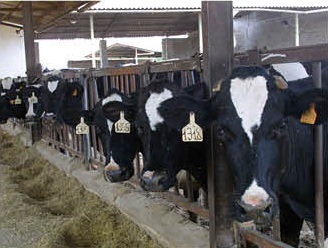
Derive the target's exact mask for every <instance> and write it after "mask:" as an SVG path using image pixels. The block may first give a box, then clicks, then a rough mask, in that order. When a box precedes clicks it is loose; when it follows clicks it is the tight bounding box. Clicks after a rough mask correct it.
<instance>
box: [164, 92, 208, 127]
mask: <svg viewBox="0 0 328 248" xmlns="http://www.w3.org/2000/svg"><path fill="white" fill-rule="evenodd" d="M209 106H210V104H209V101H202V100H196V99H194V98H192V97H189V96H177V97H173V98H171V99H168V100H166V101H164V102H163V103H162V104H161V106H160V107H159V108H158V112H159V114H160V115H161V116H162V118H163V119H164V122H165V123H166V124H167V125H169V126H170V127H171V128H174V129H176V130H182V128H183V127H185V126H186V125H187V124H188V123H189V120H190V119H189V116H190V112H194V113H195V120H196V123H197V124H198V125H199V126H201V127H204V126H205V125H206V123H207V119H208V116H209V113H208V112H209V109H210V108H209Z"/></svg>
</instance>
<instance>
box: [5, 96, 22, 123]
mask: <svg viewBox="0 0 328 248" xmlns="http://www.w3.org/2000/svg"><path fill="white" fill-rule="evenodd" d="M22 95H23V94H22V92H21V91H16V90H14V91H7V92H3V93H2V95H1V96H0V123H2V124H3V123H6V122H7V120H8V119H9V118H17V119H24V118H25V115H26V113H27V111H26V108H25V105H24V103H23V100H22Z"/></svg>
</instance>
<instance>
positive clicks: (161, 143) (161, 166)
mask: <svg viewBox="0 0 328 248" xmlns="http://www.w3.org/2000/svg"><path fill="white" fill-rule="evenodd" d="M193 88H195V90H196V89H198V90H199V91H202V90H204V88H203V85H200V86H198V87H193ZM191 92H193V93H195V91H192V90H191ZM191 92H188V90H187V91H186V92H184V94H188V93H189V95H190V96H191V95H192V94H191ZM204 93H205V91H204ZM178 94H183V93H182V91H181V89H179V88H178V87H177V85H176V84H174V83H171V82H169V81H166V80H156V81H153V82H152V83H150V85H148V86H147V87H145V88H143V89H141V91H140V92H139V96H138V101H139V103H138V114H137V118H136V126H137V128H138V133H139V136H140V138H141V140H142V144H143V149H144V158H145V164H144V168H143V171H142V176H141V186H142V188H143V189H145V190H148V191H165V190H168V189H169V188H170V187H172V186H173V185H174V183H175V181H176V175H177V173H178V172H179V171H180V169H182V168H184V167H186V166H187V168H186V169H187V170H189V171H190V172H191V174H192V175H193V176H194V177H195V178H196V180H198V181H204V180H202V179H203V176H204V174H205V177H206V171H204V167H202V166H201V165H200V164H201V163H197V162H198V161H199V160H200V159H201V157H202V152H201V151H200V150H202V145H200V144H196V143H189V144H187V143H183V142H182V140H181V135H180V132H179V129H178V128H175V127H173V126H171V125H168V123H167V122H166V118H164V117H163V116H162V115H161V113H160V108H161V106H162V104H163V103H164V102H166V101H167V100H169V99H174V98H175V97H176V96H177V95H178ZM204 95H206V94H203V95H202V96H204ZM178 107H179V106H174V108H178ZM183 118H188V117H187V116H183V117H181V119H183ZM179 124H180V122H179ZM192 150H193V151H194V152H190V151H192ZM204 166H205V164H204ZM205 181H206V179H205ZM205 184H206V183H205Z"/></svg>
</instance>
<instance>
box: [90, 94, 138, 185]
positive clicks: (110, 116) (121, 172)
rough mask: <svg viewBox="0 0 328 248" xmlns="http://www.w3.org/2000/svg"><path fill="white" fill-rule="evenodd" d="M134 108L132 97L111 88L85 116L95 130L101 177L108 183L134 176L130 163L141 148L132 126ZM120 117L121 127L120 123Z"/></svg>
mask: <svg viewBox="0 0 328 248" xmlns="http://www.w3.org/2000/svg"><path fill="white" fill-rule="evenodd" d="M135 109H136V102H135V100H134V98H133V97H130V96H127V95H125V94H122V93H121V92H119V91H117V90H115V89H114V90H111V91H110V92H109V93H108V94H107V96H105V97H104V98H103V99H102V100H101V101H100V102H98V103H97V105H96V106H95V108H94V109H93V110H92V111H91V115H90V114H89V119H90V116H91V117H92V122H93V124H94V125H96V126H97V128H98V134H99V136H100V139H101V141H102V145H103V149H104V153H105V157H106V166H105V168H104V176H105V179H106V180H109V181H111V182H121V181H125V180H128V179H129V178H131V177H132V176H133V175H134V167H133V160H134V158H135V156H136V154H137V153H138V152H139V151H140V149H141V148H140V141H139V138H138V135H137V132H136V129H135V127H134V125H133V121H134V119H135V114H136V110H135ZM122 118H123V119H124V121H125V124H124V123H123V124H122V122H121V120H122ZM118 121H120V122H118ZM126 121H127V122H128V124H126ZM87 122H88V120H87ZM122 125H123V126H122ZM126 125H128V126H126ZM128 127H129V128H128Z"/></svg>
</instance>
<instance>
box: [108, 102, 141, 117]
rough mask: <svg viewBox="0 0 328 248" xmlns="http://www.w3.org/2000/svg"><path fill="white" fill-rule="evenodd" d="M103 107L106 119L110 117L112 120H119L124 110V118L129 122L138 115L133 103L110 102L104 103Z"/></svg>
mask: <svg viewBox="0 0 328 248" xmlns="http://www.w3.org/2000/svg"><path fill="white" fill-rule="evenodd" d="M102 109H103V112H104V116H105V117H106V119H109V120H111V121H112V122H116V121H118V120H119V118H120V112H121V111H123V112H124V118H125V119H126V120H128V121H129V122H133V121H134V119H135V115H136V111H135V107H134V106H133V105H130V104H126V103H123V102H119V101H112V102H108V103H106V104H105V105H103V107H102Z"/></svg>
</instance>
